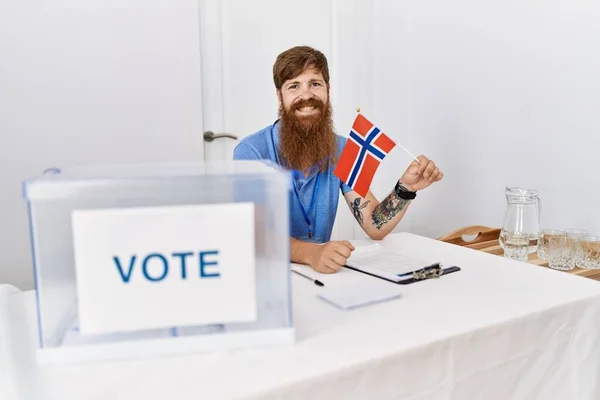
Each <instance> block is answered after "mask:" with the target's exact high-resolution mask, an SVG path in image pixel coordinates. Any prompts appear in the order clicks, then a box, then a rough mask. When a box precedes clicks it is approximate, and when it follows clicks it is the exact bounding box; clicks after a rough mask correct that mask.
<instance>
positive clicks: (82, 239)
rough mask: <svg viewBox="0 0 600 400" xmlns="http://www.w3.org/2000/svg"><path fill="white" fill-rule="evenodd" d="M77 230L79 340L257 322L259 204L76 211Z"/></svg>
mask: <svg viewBox="0 0 600 400" xmlns="http://www.w3.org/2000/svg"><path fill="white" fill-rule="evenodd" d="M72 224H73V240H74V251H75V271H76V275H77V295H78V312H79V325H80V326H79V329H80V332H81V334H102V333H115V332H126V331H136V330H144V329H157V328H169V327H178V326H179V327H180V326H191V325H203V324H212V323H227V322H247V321H254V320H256V318H257V310H256V308H257V304H256V277H255V254H254V204H252V203H232V204H205V205H181V206H156V207H142V208H119V209H115V208H113V209H94V210H76V211H74V212H73V213H72Z"/></svg>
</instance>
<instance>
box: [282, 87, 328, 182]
mask: <svg viewBox="0 0 600 400" xmlns="http://www.w3.org/2000/svg"><path fill="white" fill-rule="evenodd" d="M306 106H312V107H314V108H315V109H317V110H319V112H318V113H316V114H315V115H309V116H303V117H298V116H297V115H296V113H295V111H296V110H298V109H300V108H302V107H306ZM331 114H332V110H331V103H330V102H327V105H325V104H323V102H322V101H321V100H319V99H316V98H311V99H308V100H302V101H300V102H298V103H296V104H293V105H292V106H291V107H290V110H285V108H284V107H283V106H281V107H280V108H279V116H280V118H281V128H280V130H279V138H280V139H279V154H280V155H281V158H282V160H283V162H284V165H285V166H286V167H288V168H292V169H296V170H300V171H306V170H308V169H310V168H311V167H312V166H313V165H318V167H319V169H320V170H321V171H324V170H325V169H327V168H328V167H329V165H331V163H334V162H335V156H336V154H337V151H336V150H337V148H336V137H335V132H334V130H333V122H332V119H331Z"/></svg>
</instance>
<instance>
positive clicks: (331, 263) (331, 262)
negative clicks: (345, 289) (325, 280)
mask: <svg viewBox="0 0 600 400" xmlns="http://www.w3.org/2000/svg"><path fill="white" fill-rule="evenodd" d="M342 265H343V263H342V264H338V263H336V262H335V261H334V260H329V261H326V262H325V266H326V267H327V268H329V269H330V270H332V271H333V272H337V271H338V270H339V269H340V268H342Z"/></svg>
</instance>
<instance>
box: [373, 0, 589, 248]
mask: <svg viewBox="0 0 600 400" xmlns="http://www.w3.org/2000/svg"><path fill="white" fill-rule="evenodd" d="M373 8H374V10H375V12H376V14H377V16H378V18H377V21H379V22H380V24H378V25H379V27H378V29H379V32H378V33H377V36H376V39H375V41H374V44H375V46H376V48H377V49H378V53H377V55H376V57H375V59H376V62H377V65H378V66H379V71H380V73H379V74H377V79H376V80H374V82H375V85H376V87H377V88H378V93H377V95H375V96H374V98H376V99H377V105H376V106H374V108H376V109H377V113H378V120H381V121H385V124H386V126H389V127H391V128H390V129H398V130H397V131H396V132H395V135H396V137H397V138H399V139H406V143H407V144H406V143H405V144H406V145H407V146H408V147H409V149H411V150H412V152H413V153H424V154H426V155H429V156H431V158H433V159H434V160H435V161H436V162H437V163H438V164H439V165H440V166H441V167H442V169H443V171H444V173H445V178H444V180H443V181H442V182H440V183H438V184H436V185H435V186H432V187H431V188H430V189H428V190H426V191H424V192H422V193H421V194H420V195H419V196H418V198H417V201H415V202H414V203H413V205H411V208H410V210H409V213H408V214H407V216H410V226H409V229H410V230H411V231H413V232H415V233H418V234H423V235H426V236H431V237H438V236H440V235H442V234H443V233H446V232H448V231H450V230H453V229H455V228H458V227H460V226H463V225H471V224H484V225H489V226H501V225H502V222H503V216H504V211H505V207H506V205H505V204H506V201H505V196H504V188H505V186H506V185H515V186H518V185H521V186H524V187H527V188H532V189H537V190H539V192H540V197H541V199H542V203H543V210H542V215H541V224H542V226H545V227H558V228H567V227H576V228H585V229H588V230H590V231H593V232H594V233H596V234H598V235H600V207H599V206H598V204H599V201H598V199H600V173H599V171H600V164H599V162H598V160H599V157H598V154H599V151H600V118H599V117H598V110H600V73H599V71H600V23H598V21H600V3H599V2H597V1H585V0H570V1H566V0H564V1H562V0H551V1H543V2H541V1H538V2H530V1H528V2H523V1H516V0H509V1H476V0H458V1H453V2H447V1H443V0H422V1H418V2H415V1H397V2H391V1H383V0H380V1H376V2H374V4H373ZM383 123H384V122H382V124H383ZM398 152H400V151H398ZM389 164H391V163H386V165H385V169H386V172H385V173H383V174H382V175H383V176H378V182H380V181H389V180H391V179H393V176H396V174H395V173H391V172H389V170H390V168H391V165H389Z"/></svg>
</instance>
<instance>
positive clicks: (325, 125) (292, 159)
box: [233, 46, 443, 273]
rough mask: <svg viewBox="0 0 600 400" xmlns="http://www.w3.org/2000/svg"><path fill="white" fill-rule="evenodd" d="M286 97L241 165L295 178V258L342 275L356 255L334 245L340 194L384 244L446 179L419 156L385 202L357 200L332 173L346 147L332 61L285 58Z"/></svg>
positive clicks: (279, 80)
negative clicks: (279, 170) (269, 167)
mask: <svg viewBox="0 0 600 400" xmlns="http://www.w3.org/2000/svg"><path fill="white" fill-rule="evenodd" d="M273 81H274V83H275V88H276V89H277V98H278V99H279V117H280V119H278V120H277V121H275V123H273V124H272V125H269V126H267V127H266V128H264V129H262V130H260V131H258V132H256V133H254V134H252V135H250V136H248V137H246V138H244V139H243V140H242V141H241V142H240V143H239V144H238V145H237V146H236V148H235V150H234V153H233V156H234V159H236V160H261V159H266V160H271V161H274V162H276V163H278V164H280V165H282V166H283V167H285V168H287V169H289V170H291V171H292V172H293V174H294V182H293V183H294V196H292V200H291V203H290V213H291V221H290V223H291V234H292V237H291V238H290V240H291V260H292V261H293V262H298V263H302V264H308V265H310V266H311V267H312V268H313V269H314V270H315V271H318V272H323V273H333V272H336V271H338V270H339V269H340V268H341V267H342V266H343V265H344V264H345V263H346V261H347V260H348V258H349V257H350V254H351V252H352V251H353V250H354V247H353V246H352V244H351V243H350V242H348V241H330V237H331V230H332V228H333V223H334V220H335V215H336V211H337V205H338V196H339V191H340V190H341V191H342V194H343V195H344V198H345V200H346V202H347V203H348V206H349V207H350V210H351V211H352V213H353V215H354V217H355V218H356V220H357V221H358V223H359V224H360V226H361V227H362V228H363V230H364V231H365V232H366V233H367V234H368V235H369V237H371V238H373V239H383V238H384V237H385V236H386V235H387V234H388V233H389V232H391V231H392V230H393V229H394V227H395V226H396V225H397V224H398V222H400V220H401V219H402V217H403V216H404V213H405V212H406V209H407V208H408V205H409V204H410V201H411V200H412V199H414V198H415V196H416V192H417V191H419V190H423V189H425V188H426V187H428V186H429V185H431V184H432V183H434V182H437V181H439V180H440V179H442V176H443V174H442V172H440V171H439V169H438V168H437V167H436V165H435V163H434V162H433V161H431V160H429V159H427V158H426V157H424V156H419V157H417V158H418V159H419V161H420V162H419V163H417V162H416V161H413V162H412V163H411V164H410V165H409V166H408V168H407V169H406V171H405V172H404V174H403V175H402V177H401V178H400V179H399V180H398V182H397V183H396V185H395V187H394V190H392V192H391V193H390V194H389V195H388V196H387V197H386V198H385V199H384V200H383V201H381V202H379V201H378V200H377V199H376V198H375V197H374V196H373V194H372V193H371V192H370V191H369V193H368V194H367V196H366V197H365V198H363V197H361V196H360V195H358V194H357V193H356V192H354V191H353V190H352V189H350V187H348V186H347V185H346V184H344V183H343V182H342V181H340V179H339V178H338V177H336V176H335V175H334V174H333V171H334V170H335V165H336V162H337V159H338V158H339V156H340V154H341V151H342V149H343V148H344V145H345V143H346V138H344V137H343V136H339V135H337V134H336V133H335V131H334V129H333V122H332V119H331V102H330V101H329V89H330V87H329V69H328V65H327V59H326V58H325V56H324V55H323V54H322V53H321V52H320V51H318V50H315V49H313V48H311V47H307V46H298V47H293V48H291V49H289V50H286V51H284V52H283V53H281V54H280V55H279V56H278V57H277V60H276V61H275V64H274V66H273Z"/></svg>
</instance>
